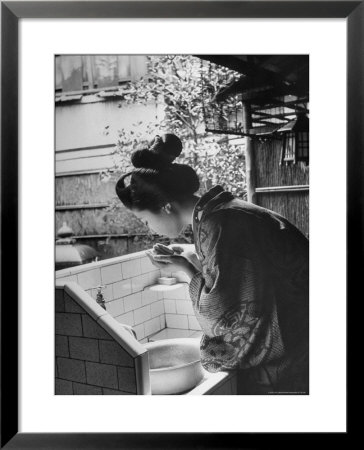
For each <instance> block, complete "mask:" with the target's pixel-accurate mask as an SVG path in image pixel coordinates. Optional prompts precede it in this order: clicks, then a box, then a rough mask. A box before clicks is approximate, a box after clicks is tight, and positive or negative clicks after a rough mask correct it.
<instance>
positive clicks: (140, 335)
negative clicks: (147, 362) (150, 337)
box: [133, 323, 145, 340]
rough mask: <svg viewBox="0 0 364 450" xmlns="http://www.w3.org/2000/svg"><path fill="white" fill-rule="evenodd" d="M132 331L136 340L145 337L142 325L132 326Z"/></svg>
mask: <svg viewBox="0 0 364 450" xmlns="http://www.w3.org/2000/svg"><path fill="white" fill-rule="evenodd" d="M133 330H134V331H135V333H136V335H137V339H138V340H139V339H143V338H144V337H145V330H144V323H141V324H139V325H134V326H133Z"/></svg>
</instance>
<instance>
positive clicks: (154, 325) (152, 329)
mask: <svg viewBox="0 0 364 450" xmlns="http://www.w3.org/2000/svg"><path fill="white" fill-rule="evenodd" d="M144 329H145V335H146V336H150V335H151V334H153V333H156V332H157V331H159V330H160V329H161V328H160V320H159V317H155V318H154V319H151V320H148V321H147V322H145V324H144Z"/></svg>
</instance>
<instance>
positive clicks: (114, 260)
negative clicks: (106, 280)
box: [56, 251, 146, 278]
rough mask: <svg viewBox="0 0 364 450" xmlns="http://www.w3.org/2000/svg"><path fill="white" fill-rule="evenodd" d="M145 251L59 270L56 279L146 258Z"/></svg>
mask: <svg viewBox="0 0 364 450" xmlns="http://www.w3.org/2000/svg"><path fill="white" fill-rule="evenodd" d="M145 256H146V255H145V251H141V252H135V253H129V254H127V255H122V256H116V257H115V258H109V259H103V260H101V261H96V262H92V263H88V264H82V265H80V266H74V267H69V268H67V269H62V270H57V271H56V278H61V277H65V276H67V275H75V274H78V273H81V272H87V271H88V270H92V269H98V268H101V267H106V266H112V265H114V264H118V263H121V262H126V261H130V260H132V259H140V258H144V257H145Z"/></svg>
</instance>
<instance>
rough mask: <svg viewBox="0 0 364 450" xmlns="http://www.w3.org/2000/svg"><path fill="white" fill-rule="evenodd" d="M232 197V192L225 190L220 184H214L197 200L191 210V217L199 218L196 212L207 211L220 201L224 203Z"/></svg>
mask: <svg viewBox="0 0 364 450" xmlns="http://www.w3.org/2000/svg"><path fill="white" fill-rule="evenodd" d="M233 198H234V196H233V194H232V193H231V192H229V191H225V190H224V188H223V187H222V186H221V185H219V184H218V185H216V186H214V187H213V188H211V189H210V190H208V191H207V192H206V193H205V194H203V195H202V197H201V198H200V199H199V200H198V202H197V203H196V205H195V208H194V211H193V218H194V219H195V220H199V219H200V218H199V217H198V214H199V212H200V211H204V212H208V211H210V210H211V209H213V208H214V207H215V206H217V205H218V204H220V203H225V202H227V201H230V200H232V199H233Z"/></svg>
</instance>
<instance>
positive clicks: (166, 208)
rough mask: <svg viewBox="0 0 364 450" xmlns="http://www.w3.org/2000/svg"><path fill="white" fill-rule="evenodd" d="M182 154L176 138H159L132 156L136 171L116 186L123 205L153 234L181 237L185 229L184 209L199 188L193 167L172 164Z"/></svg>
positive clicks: (166, 136)
mask: <svg viewBox="0 0 364 450" xmlns="http://www.w3.org/2000/svg"><path fill="white" fill-rule="evenodd" d="M181 152H182V143H181V141H180V139H179V138H178V137H177V136H176V135H174V134H164V135H163V136H156V137H155V138H154V139H153V141H152V142H151V143H150V145H149V147H148V148H145V149H143V150H137V151H135V152H134V153H133V154H132V156H131V161H132V163H133V165H134V167H135V169H134V170H133V171H132V172H129V173H127V174H125V175H123V176H122V177H121V178H120V179H119V181H118V182H117V184H116V193H117V195H118V197H119V198H120V200H121V201H122V203H123V204H124V205H125V206H126V207H127V208H129V209H130V210H132V211H133V212H134V214H135V215H136V216H137V217H139V218H140V219H141V220H144V221H145V222H148V226H149V227H150V228H151V229H152V230H154V231H156V232H157V233H158V234H164V235H167V236H169V237H176V236H178V234H179V233H180V232H181V231H182V229H183V227H184V226H185V225H186V223H185V216H184V214H183V212H184V211H183V209H184V208H183V205H185V204H187V203H188V202H189V200H190V199H191V198H193V194H194V193H195V192H196V191H197V190H198V189H199V186H200V183H199V180H198V177H197V174H196V172H195V171H194V170H193V169H192V168H191V167H189V166H187V165H186V164H177V163H174V162H173V161H174V160H175V158H177V157H178V156H179V155H180V153H181ZM129 177H130V182H129V184H128V185H126V183H125V180H126V179H127V178H129Z"/></svg>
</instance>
